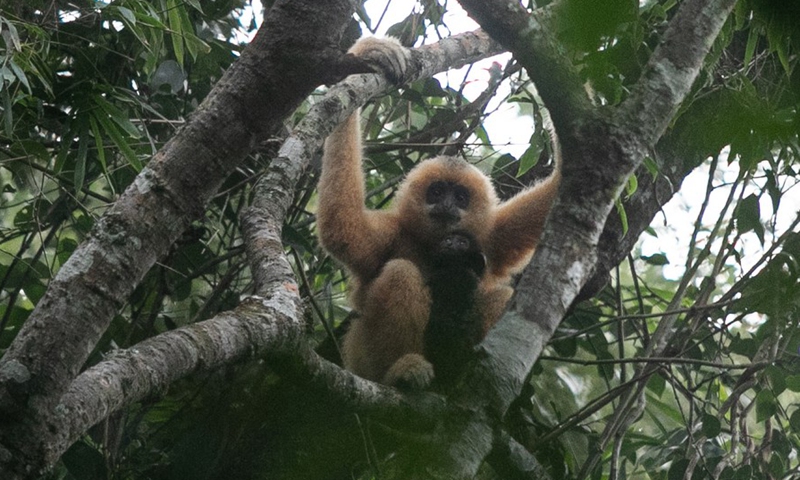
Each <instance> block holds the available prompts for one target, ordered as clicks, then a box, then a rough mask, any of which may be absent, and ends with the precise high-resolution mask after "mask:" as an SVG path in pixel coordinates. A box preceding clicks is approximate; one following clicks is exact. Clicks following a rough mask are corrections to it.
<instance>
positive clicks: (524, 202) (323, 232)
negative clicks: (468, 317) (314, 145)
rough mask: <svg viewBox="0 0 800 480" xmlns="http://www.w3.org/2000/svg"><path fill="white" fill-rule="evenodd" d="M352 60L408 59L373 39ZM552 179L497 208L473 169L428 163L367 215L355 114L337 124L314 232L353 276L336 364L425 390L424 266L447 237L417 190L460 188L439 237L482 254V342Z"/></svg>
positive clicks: (455, 162) (531, 237) (533, 240)
mask: <svg viewBox="0 0 800 480" xmlns="http://www.w3.org/2000/svg"><path fill="white" fill-rule="evenodd" d="M351 53H352V54H354V55H356V56H359V57H363V58H369V59H370V61H372V62H378V61H379V60H380V58H381V56H388V57H391V59H390V60H387V62H388V63H389V64H390V66H389V67H386V68H396V65H405V64H406V63H407V55H408V52H407V50H405V49H403V47H401V46H400V45H399V44H397V43H396V42H392V41H383V40H375V39H367V40H362V41H360V42H358V43H357V44H356V45H355V46H354V47H353V49H351ZM403 56H405V57H404V58H400V57H403ZM401 68H404V67H401ZM395 73H399V74H400V75H398V76H401V74H402V72H395ZM559 179H560V173H559V171H558V170H557V171H556V172H555V173H554V174H553V175H551V176H550V177H549V178H548V179H546V180H545V181H543V182H541V183H538V184H537V185H535V186H533V187H531V188H528V189H526V190H524V191H522V192H520V193H519V194H518V195H516V196H514V197H513V198H511V199H510V200H508V201H505V202H502V203H501V202H500V201H499V200H498V198H497V194H496V193H495V190H494V188H493V186H492V184H491V181H490V180H489V178H488V177H487V176H486V175H484V174H483V173H482V172H481V171H480V170H478V169H477V168H476V167H474V166H473V165H470V164H469V163H467V162H466V161H464V160H462V159H456V158H451V157H437V158H434V159H430V160H426V161H423V162H421V163H420V164H419V165H417V166H416V167H415V168H414V169H413V170H412V171H411V172H410V173H409V174H408V176H407V178H406V179H405V181H404V182H403V184H402V185H401V186H400V189H399V191H398V195H397V198H396V199H395V200H394V203H393V205H392V206H391V207H390V208H389V209H386V210H380V211H376V210H369V209H367V208H366V207H365V206H364V177H363V173H362V165H361V134H360V127H359V114H358V113H356V114H353V115H352V116H351V117H350V118H348V119H347V120H346V121H344V122H343V123H342V124H341V125H339V126H338V127H337V128H336V130H335V131H334V132H333V133H332V134H331V136H330V137H329V138H328V140H327V142H326V145H325V154H324V157H323V162H322V176H321V178H320V182H319V208H318V211H317V222H318V223H317V225H318V229H319V235H320V240H321V243H322V245H323V246H324V247H325V248H326V249H327V251H328V252H330V254H331V255H332V256H334V257H335V258H336V259H337V260H338V261H340V262H341V263H342V264H344V265H345V266H346V267H347V269H348V270H349V272H350V274H351V275H352V282H351V285H350V287H351V299H350V300H351V303H352V306H353V308H354V309H355V310H356V311H357V312H358V313H359V317H358V318H357V319H356V320H355V321H354V322H353V324H352V325H351V327H350V330H349V331H348V333H347V335H346V337H345V339H344V345H343V356H344V362H345V366H346V367H347V368H348V369H349V370H351V371H352V372H354V373H356V374H357V375H359V376H362V377H364V378H367V379H370V380H375V381H379V382H382V383H385V384H387V385H394V384H397V383H399V382H401V381H402V382H405V383H406V384H409V385H411V386H414V387H417V388H424V387H425V386H427V385H428V384H429V383H430V382H431V380H432V378H433V369H432V366H431V365H430V363H428V362H427V360H425V358H424V356H423V347H424V345H423V337H424V333H425V327H426V325H427V322H428V317H429V313H430V304H431V298H430V292H429V289H428V287H427V284H426V277H425V271H426V266H425V265H424V262H423V258H424V257H425V255H426V253H429V252H430V251H431V249H432V248H434V247H435V246H436V242H438V241H439V240H441V238H442V236H443V235H444V234H447V233H448V232H445V231H442V228H443V227H442V226H441V224H437V223H436V222H435V221H433V220H432V219H431V218H429V216H428V215H427V214H426V213H425V209H424V207H425V192H426V189H427V188H428V186H429V185H430V184H431V183H432V182H434V181H437V180H446V181H452V182H455V183H458V184H460V185H463V186H464V187H466V188H467V189H468V190H469V193H470V202H469V206H468V208H467V210H466V212H464V214H463V215H462V216H461V219H460V220H459V221H458V223H457V224H456V225H455V226H451V227H448V231H451V230H452V229H458V230H461V231H467V232H469V233H470V234H471V235H472V236H474V238H475V240H476V241H477V242H478V244H479V245H480V247H481V251H482V252H483V253H484V254H485V256H486V273H485V274H484V275H483V277H482V278H481V281H480V284H479V285H478V291H477V292H476V301H475V304H476V308H478V309H479V311H480V315H481V318H482V319H483V326H484V334H485V332H486V331H488V329H489V328H491V327H492V326H493V325H494V324H495V323H496V322H497V320H498V319H499V317H500V315H501V314H502V312H503V310H504V308H505V304H506V303H507V301H508V299H509V298H510V297H511V294H512V293H513V291H512V289H511V287H510V286H509V281H510V278H511V275H512V274H513V273H515V272H517V271H518V270H519V269H520V268H521V267H522V266H524V265H525V263H527V261H528V260H529V258H530V256H531V255H532V254H533V251H534V249H535V248H536V244H537V242H538V240H539V237H540V236H541V233H542V229H543V227H544V222H545V219H546V217H547V213H548V211H549V209H550V206H551V204H552V200H553V198H554V196H555V193H556V189H557V187H558V183H559Z"/></svg>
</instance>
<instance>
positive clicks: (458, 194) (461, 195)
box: [453, 184, 469, 210]
mask: <svg viewBox="0 0 800 480" xmlns="http://www.w3.org/2000/svg"><path fill="white" fill-rule="evenodd" d="M453 196H454V197H455V199H456V206H457V207H458V208H460V209H461V210H466V209H467V207H468V206H469V190H467V187H464V186H463V185H458V184H456V185H454V186H453Z"/></svg>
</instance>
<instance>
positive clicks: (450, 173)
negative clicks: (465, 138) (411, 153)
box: [395, 157, 498, 244]
mask: <svg viewBox="0 0 800 480" xmlns="http://www.w3.org/2000/svg"><path fill="white" fill-rule="evenodd" d="M497 204H498V199H497V193H496V192H495V190H494V187H493V186H492V182H491V180H489V177H487V176H486V175H485V174H484V173H483V172H481V171H480V170H478V169H477V168H476V167H475V166H474V165H471V164H470V163H468V162H467V161H466V160H464V159H461V158H457V157H436V158H432V159H430V160H425V161H423V162H421V163H420V164H418V165H417V166H416V167H414V169H413V170H411V172H409V174H408V176H407V177H406V179H405V181H404V182H403V183H402V185H400V189H399V191H398V193H397V199H396V201H395V205H396V208H397V211H398V213H399V218H400V224H401V227H402V228H403V230H405V231H406V232H408V233H409V234H411V235H414V236H416V237H418V238H421V239H423V241H426V242H430V243H431V244H433V243H434V242H435V243H437V244H438V242H439V241H440V240H441V239H442V238H443V237H444V236H445V235H446V234H448V233H450V232H454V231H466V232H469V233H471V234H472V235H474V236H475V238H476V240H477V241H478V243H479V244H485V242H486V240H487V237H488V234H489V231H490V229H491V225H492V220H493V219H492V215H493V212H494V209H495V207H496V206H497Z"/></svg>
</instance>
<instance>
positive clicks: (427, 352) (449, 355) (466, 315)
mask: <svg viewBox="0 0 800 480" xmlns="http://www.w3.org/2000/svg"><path fill="white" fill-rule="evenodd" d="M425 266H428V267H430V273H429V274H428V281H427V284H428V288H429V290H430V295H431V306H430V314H429V316H428V324H427V325H426V327H425V334H424V338H423V354H424V356H425V359H426V360H428V361H429V362H430V363H431V365H433V372H434V374H435V377H434V379H433V381H434V384H435V386H436V387H437V388H438V389H444V390H447V389H448V388H449V387H450V386H451V385H453V384H455V383H456V381H457V380H458V378H459V377H460V374H461V372H462V371H464V370H465V367H466V366H467V365H469V362H470V360H471V358H472V353H473V347H474V346H475V345H476V344H477V343H478V342H479V341H480V340H481V339H482V338H483V334H484V331H483V329H484V321H483V318H481V315H480V314H481V312H480V311H479V309H477V308H475V305H476V304H475V299H476V295H475V294H476V292H477V291H478V285H479V284H480V281H481V279H482V278H483V273H484V272H485V271H486V256H485V255H483V252H481V251H480V247H479V245H478V243H477V242H476V241H475V239H474V238H473V237H472V235H470V234H469V232H455V233H452V234H450V235H448V236H446V237H445V238H444V239H443V240H442V241H441V242H439V245H438V247H437V249H436V250H435V251H434V252H433V253H432V254H431V258H430V260H429V261H427V262H425Z"/></svg>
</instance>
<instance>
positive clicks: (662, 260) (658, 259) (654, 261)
mask: <svg viewBox="0 0 800 480" xmlns="http://www.w3.org/2000/svg"><path fill="white" fill-rule="evenodd" d="M641 259H642V260H644V261H645V262H647V263H649V264H650V265H656V266H660V265H669V259H668V258H667V256H666V255H665V254H663V253H656V254H653V255H650V256H647V255H642V256H641Z"/></svg>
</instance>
